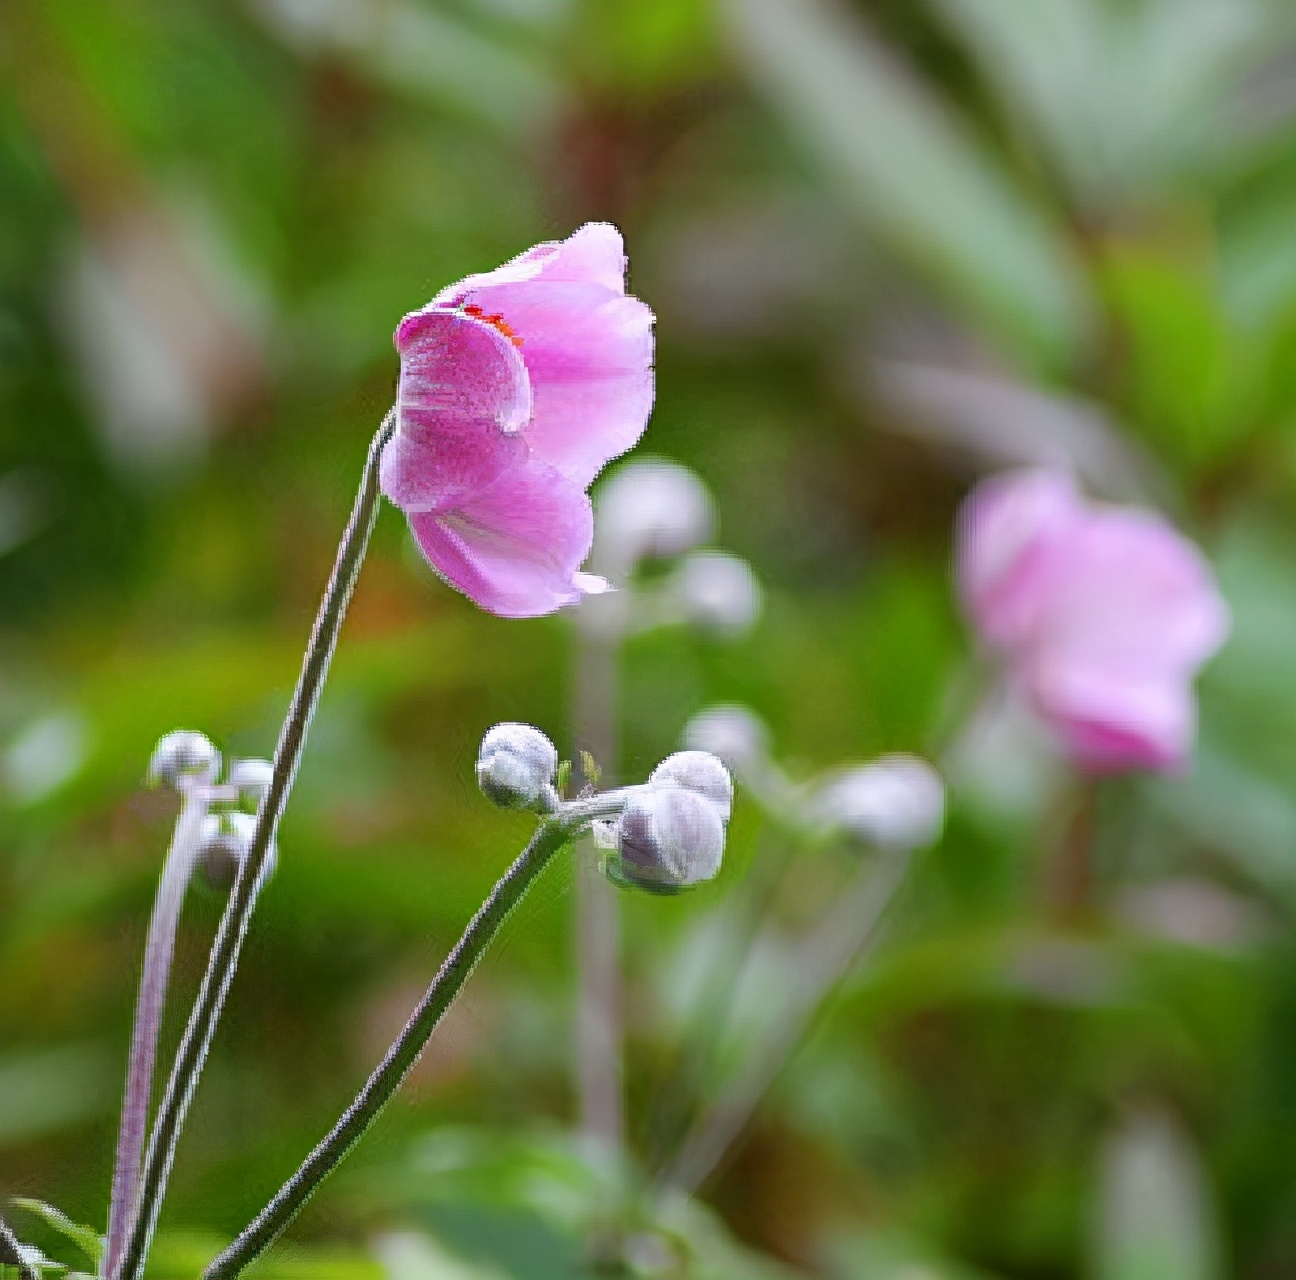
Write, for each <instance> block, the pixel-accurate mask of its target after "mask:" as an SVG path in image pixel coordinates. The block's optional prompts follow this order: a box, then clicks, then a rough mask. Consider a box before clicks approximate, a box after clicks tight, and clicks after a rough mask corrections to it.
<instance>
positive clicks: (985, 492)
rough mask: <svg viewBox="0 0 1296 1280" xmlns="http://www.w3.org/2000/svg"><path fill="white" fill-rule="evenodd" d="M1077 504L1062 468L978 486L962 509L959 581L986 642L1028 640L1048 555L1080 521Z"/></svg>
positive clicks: (957, 565)
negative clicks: (1045, 556)
mask: <svg viewBox="0 0 1296 1280" xmlns="http://www.w3.org/2000/svg"><path fill="white" fill-rule="evenodd" d="M1080 511H1081V507H1080V499H1079V497H1078V495H1077V494H1076V491H1075V485H1074V484H1073V482H1072V480H1071V478H1070V477H1069V476H1068V475H1066V474H1065V473H1063V472H1060V471H1021V472H1012V473H1009V474H1007V475H1002V476H994V477H992V478H990V479H989V480H984V481H982V482H981V484H979V485H978V486H977V487H976V489H975V490H973V492H972V494H971V495H970V496H969V497H968V499H967V500H966V501H965V502H964V503H963V506H962V508H961V509H960V511H959V516H958V525H957V530H956V545H955V577H956V579H957V582H958V585H959V591H960V594H961V595H962V597H963V601H964V605H965V607H966V609H967V611H968V614H969V616H970V617H971V618H972V621H973V622H974V623H975V624H976V627H977V630H978V631H979V632H980V634H981V636H982V638H983V639H985V640H986V641H987V642H988V643H990V644H992V645H995V646H997V647H1000V648H1011V647H1012V646H1014V645H1019V644H1022V643H1024V642H1026V641H1027V640H1028V639H1029V636H1030V633H1031V631H1032V629H1033V628H1034V626H1035V621H1036V616H1037V612H1038V609H1039V605H1040V601H1041V593H1042V590H1043V589H1044V588H1045V587H1046V585H1047V584H1046V583H1045V582H1042V581H1041V573H1042V572H1043V573H1045V574H1047V571H1048V570H1047V566H1046V565H1045V563H1044V552H1045V550H1046V548H1047V547H1048V546H1049V545H1051V544H1052V542H1053V541H1054V539H1056V538H1057V537H1058V536H1059V535H1061V534H1063V533H1064V532H1065V531H1066V530H1067V529H1068V528H1069V527H1070V526H1071V525H1072V524H1073V522H1074V521H1075V520H1076V519H1077V518H1078V516H1079V514H1080Z"/></svg>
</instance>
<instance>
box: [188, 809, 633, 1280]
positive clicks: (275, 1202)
mask: <svg viewBox="0 0 1296 1280" xmlns="http://www.w3.org/2000/svg"><path fill="white" fill-rule="evenodd" d="M623 803H624V793H618V792H608V793H606V794H605V795H602V796H595V797H592V798H591V799H589V800H577V801H572V802H569V803H567V804H563V805H562V806H561V807H560V808H559V809H558V810H557V811H556V812H555V813H553V814H552V815H550V816H548V817H546V818H545V819H544V820H543V821H542V822H541V823H540V826H539V827H538V828H537V829H536V833H535V835H534V836H532V837H531V842H530V843H529V844H528V845H527V847H526V848H525V849H523V851H522V852H521V854H519V855H518V858H517V860H516V861H515V862H514V863H513V865H512V866H511V867H509V869H508V870H507V871H506V872H505V873H504V875H503V876H502V877H501V878H500V879H499V880H498V881H497V882H496V884H495V887H494V888H493V889H492V890H491V892H490V896H489V897H488V898H487V899H486V901H485V902H483V903H482V905H481V906H480V907H479V908H478V910H477V914H476V915H475V916H473V918H472V920H471V921H470V922H469V924H468V927H467V928H466V929H465V930H464V932H463V936H462V937H461V938H460V939H459V941H458V942H456V943H455V945H454V949H453V950H452V951H451V952H450V954H449V955H448V956H447V957H446V959H445V963H444V964H442V966H441V968H440V970H439V971H438V973H437V975H436V977H435V978H433V980H432V985H431V986H430V987H428V989H427V992H426V994H425V995H424V996H423V999H422V1000H420V1001H419V1003H418V1006H417V1007H416V1008H415V1010H414V1012H413V1013H412V1014H411V1015H410V1019H409V1021H408V1022H407V1023H406V1024H405V1029H404V1030H403V1031H402V1032H401V1033H400V1035H399V1036H397V1038H396V1040H395V1042H394V1043H393V1044H392V1046H391V1048H390V1049H388V1050H387V1053H386V1056H385V1057H384V1058H383V1060H382V1061H381V1062H380V1063H379V1064H378V1066H377V1067H375V1068H374V1071H373V1074H372V1075H371V1076H370V1077H369V1079H368V1080H367V1081H366V1082H365V1085H364V1088H363V1089H361V1090H360V1092H359V1093H358V1094H357V1095H356V1098H355V1101H354V1102H352V1103H351V1105H350V1106H349V1107H348V1108H347V1109H346V1111H344V1112H343V1113H342V1118H341V1119H340V1120H339V1121H338V1122H337V1124H335V1125H334V1126H333V1128H332V1129H331V1130H330V1131H329V1133H328V1136H327V1137H325V1138H324V1139H323V1141H322V1142H320V1144H319V1145H318V1146H317V1147H316V1148H315V1149H314V1150H313V1151H312V1152H311V1153H310V1155H308V1156H307V1157H306V1159H305V1160H304V1161H302V1163H301V1166H300V1167H299V1168H298V1170H297V1172H296V1173H294V1174H293V1175H292V1177H291V1178H289V1179H288V1181H287V1182H285V1183H284V1185H283V1186H282V1187H281V1188H280V1189H279V1190H278V1192H276V1193H275V1195H274V1198H273V1199H272V1200H271V1201H270V1203H269V1204H267V1205H266V1207H265V1208H264V1209H262V1210H261V1212H260V1213H259V1214H258V1215H257V1216H256V1218H255V1219H254V1220H253V1222H252V1223H251V1224H250V1225H249V1226H248V1227H246V1228H245V1229H244V1230H243V1231H242V1232H241V1233H240V1234H239V1237H238V1239H236V1240H235V1241H234V1243H233V1244H231V1245H230V1246H229V1248H228V1249H226V1250H225V1251H224V1253H222V1254H221V1255H220V1256H219V1257H218V1258H216V1260H215V1261H214V1262H212V1263H211V1265H210V1266H209V1267H208V1268H207V1270H206V1271H204V1272H203V1280H229V1278H230V1277H233V1276H237V1275H238V1274H239V1272H240V1271H242V1270H243V1268H244V1267H246V1266H248V1265H250V1264H251V1263H252V1262H253V1261H255V1260H256V1259H257V1258H258V1257H260V1256H261V1254H262V1253H263V1252H265V1250H266V1249H268V1248H269V1247H270V1245H271V1244H273V1243H274V1241H275V1240H276V1239H277V1238H278V1237H279V1235H280V1234H281V1233H282V1232H283V1231H284V1230H285V1229H286V1228H287V1227H288V1225H289V1224H290V1223H291V1222H292V1220H293V1219H294V1218H295V1217H296V1216H297V1215H298V1213H300V1212H301V1210H302V1207H303V1206H304V1205H305V1204H306V1202H307V1201H308V1200H309V1199H310V1198H311V1196H312V1195H314V1194H315V1192H316V1190H317V1189H318V1188H319V1186H320V1184H321V1183H322V1182H323V1181H324V1179H325V1178H327V1177H328V1175H329V1174H330V1173H332V1172H333V1170H334V1169H336V1168H337V1166H338V1165H339V1164H341V1163H342V1161H343V1160H344V1159H345V1158H346V1156H347V1153H348V1152H349V1151H350V1150H351V1148H352V1147H353V1146H354V1145H355V1144H356V1142H358V1141H359V1139H360V1138H361V1137H362V1136H363V1134H364V1132H365V1130H367V1129H368V1128H369V1126H370V1125H371V1124H373V1122H374V1121H375V1120H376V1119H377V1118H378V1116H379V1114H380V1113H381V1112H382V1109H383V1108H384V1107H385V1106H386V1105H387V1103H388V1102H390V1101H391V1099H392V1096H393V1095H394V1094H395V1093H396V1091H397V1090H398V1089H399V1088H400V1087H401V1084H402V1083H403V1082H404V1080H405V1077H406V1076H407V1075H409V1073H410V1071H411V1070H412V1069H413V1067H414V1064H415V1063H416V1062H418V1060H419V1057H420V1056H421V1055H422V1053H423V1050H424V1049H425V1048H426V1047H427V1043H428V1041H429V1040H430V1039H431V1038H432V1033H433V1032H434V1031H435V1030H436V1029H437V1025H438V1024H439V1023H440V1021H441V1019H442V1018H443V1017H444V1016H445V1012H446V1010H447V1009H448V1008H449V1007H450V1005H451V1004H452V1003H453V1002H454V999H455V997H456V996H457V995H458V994H459V992H460V991H461V990H463V987H464V984H465V983H466V982H467V981H468V979H469V978H470V977H471V976H472V973H473V970H474V969H475V968H476V967H477V964H478V961H480V960H481V958H482V956H483V955H484V954H485V952H486V949H487V947H489V946H490V944H491V942H492V941H493V940H494V938H495V935H496V934H497V933H498V932H499V930H500V927H501V926H502V925H503V923H504V921H505V920H506V919H508V916H509V913H510V912H512V910H513V908H514V907H516V906H517V904H518V903H519V902H520V901H521V900H522V898H523V897H524V896H525V894H526V892H527V890H528V889H529V888H530V887H531V885H532V884H533V883H534V882H535V880H536V878H537V877H538V876H539V875H540V873H541V872H542V871H543V870H544V869H545V867H546V866H547V865H548V863H549V861H550V859H551V858H552V857H553V856H554V854H556V853H557V852H558V850H559V849H561V848H562V847H563V845H565V844H566V843H567V842H568V841H570V840H571V839H572V837H573V836H574V835H575V834H576V833H577V832H578V831H579V829H580V828H581V827H582V826H584V825H585V824H586V823H588V822H591V821H593V820H594V819H595V818H602V817H612V816H614V815H615V814H617V813H618V812H619V811H620V809H621V806H622V804H623Z"/></svg>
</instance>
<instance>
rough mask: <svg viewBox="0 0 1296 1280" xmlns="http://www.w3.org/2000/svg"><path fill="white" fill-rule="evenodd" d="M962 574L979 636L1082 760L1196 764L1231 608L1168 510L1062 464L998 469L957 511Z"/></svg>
mask: <svg viewBox="0 0 1296 1280" xmlns="http://www.w3.org/2000/svg"><path fill="white" fill-rule="evenodd" d="M955 572H956V576H957V579H958V585H959V589H960V592H961V594H962V597H963V602H964V606H965V608H966V610H967V612H968V615H969V617H970V618H971V620H972V622H973V624H974V626H975V627H976V629H977V631H978V632H979V634H980V635H981V638H982V639H983V640H984V641H985V642H986V644H987V645H988V646H989V647H991V648H992V649H994V650H996V651H997V652H999V653H1000V654H1001V655H1002V656H1003V658H1004V660H1005V664H1006V667H1007V671H1008V675H1009V679H1010V681H1011V683H1012V685H1013V686H1014V687H1015V688H1016V689H1017V690H1018V691H1019V692H1020V693H1021V694H1022V695H1023V696H1024V697H1025V699H1026V700H1027V701H1028V702H1029V703H1030V705H1031V706H1033V707H1034V709H1035V710H1036V712H1037V713H1038V714H1039V715H1040V716H1041V717H1042V719H1043V720H1044V721H1045V722H1046V723H1047V724H1048V725H1049V726H1050V727H1051V729H1052V730H1053V732H1054V733H1055V734H1056V735H1057V736H1058V738H1059V739H1060V740H1061V742H1062V744H1063V746H1064V747H1065V748H1066V750H1067V751H1068V753H1069V754H1070V755H1071V756H1072V758H1073V759H1074V760H1075V761H1076V762H1077V763H1078V764H1079V765H1080V766H1081V767H1083V768H1085V769H1088V770H1090V771H1092V772H1095V773H1111V772H1119V771H1123V770H1129V769H1157V770H1165V769H1173V768H1176V767H1177V766H1179V765H1181V764H1182V763H1183V762H1184V761H1185V759H1186V758H1187V756H1188V754H1189V752H1190V751H1191V749H1192V743H1193V738H1194V735H1195V732H1196V702H1195V699H1194V696H1193V689H1192V683H1193V679H1194V677H1195V676H1196V673H1197V670H1198V668H1199V667H1200V666H1201V665H1202V664H1203V663H1204V662H1205V661H1206V660H1207V659H1208V658H1210V656H1211V655H1212V654H1214V653H1215V651H1216V650H1217V649H1219V647H1220V646H1221V645H1222V644H1223V643H1224V640H1225V638H1226V637H1227V635H1228V631H1229V612H1228V606H1227V605H1226V604H1225V603H1224V600H1223V598H1222V597H1221V596H1220V593H1219V590H1218V588H1217V587H1216V585H1215V579H1214V576H1213V574H1212V572H1211V568H1210V565H1209V564H1208V563H1207V562H1206V560H1205V558H1204V557H1203V556H1202V554H1201V553H1200V552H1199V551H1198V550H1197V548H1196V547H1195V546H1194V545H1193V544H1192V543H1191V542H1189V541H1188V540H1187V539H1186V538H1185V537H1183V535H1182V534H1180V533H1178V532H1177V531H1176V530H1175V529H1174V528H1173V527H1172V526H1171V525H1170V524H1169V523H1168V522H1167V521H1166V520H1165V519H1163V518H1162V517H1161V516H1160V515H1158V514H1156V513H1155V512H1151V511H1143V510H1137V509H1134V508H1127V507H1115V506H1109V505H1104V504H1100V503H1096V502H1091V501H1089V500H1088V499H1086V498H1085V497H1083V495H1081V494H1079V493H1078V492H1077V491H1076V488H1075V485H1074V483H1073V482H1072V480H1071V478H1070V477H1069V476H1067V475H1065V474H1064V473H1061V472H1054V471H1027V472H1015V473H1010V474H1007V475H1001V476H995V477H992V478H991V479H989V480H986V481H983V482H982V483H981V484H980V485H978V486H977V488H976V489H975V490H974V491H973V492H972V494H971V495H970V496H969V497H968V499H967V500H966V502H965V503H964V505H963V509H962V511H961V512H960V516H959V523H958V530H957V542H956V549H955Z"/></svg>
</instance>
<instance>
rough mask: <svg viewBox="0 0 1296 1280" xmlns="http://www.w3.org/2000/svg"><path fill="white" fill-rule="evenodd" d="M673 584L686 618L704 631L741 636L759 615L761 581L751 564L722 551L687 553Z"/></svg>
mask: <svg viewBox="0 0 1296 1280" xmlns="http://www.w3.org/2000/svg"><path fill="white" fill-rule="evenodd" d="M672 585H673V587H674V590H675V593H676V596H677V597H678V599H679V602H680V605H681V606H682V608H683V610H684V615H685V617H686V618H687V619H688V621H689V622H691V623H693V625H694V626H697V627H700V628H702V629H703V630H704V631H711V632H714V633H716V634H717V635H721V636H739V635H741V634H742V633H743V632H744V631H746V630H747V629H748V628H749V627H751V626H752V624H753V623H754V622H755V621H756V619H757V618H758V617H759V616H760V610H761V592H760V584H759V583H758V582H757V581H756V577H755V575H754V574H753V573H752V570H751V565H749V564H748V563H747V562H746V561H745V560H740V559H739V558H738V557H737V556H731V555H728V554H726V553H725V552H723V551H698V552H695V553H694V554H693V555H691V556H686V557H685V558H684V559H683V560H682V561H681V562H680V565H679V568H678V569H677V570H676V571H675V574H674V576H673V578H672Z"/></svg>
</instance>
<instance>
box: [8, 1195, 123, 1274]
mask: <svg viewBox="0 0 1296 1280" xmlns="http://www.w3.org/2000/svg"><path fill="white" fill-rule="evenodd" d="M9 1203H10V1204H12V1205H15V1206H17V1207H18V1208H19V1209H26V1210H27V1212H28V1213H32V1214H35V1215H36V1217H38V1218H40V1219H41V1221H42V1222H44V1223H45V1225H46V1226H47V1227H50V1228H52V1229H53V1230H54V1231H57V1232H58V1233H59V1235H61V1236H63V1237H64V1238H65V1239H67V1240H70V1241H71V1242H72V1243H73V1244H74V1245H76V1247H77V1248H78V1249H80V1250H81V1252H82V1253H84V1254H85V1255H86V1257H88V1258H89V1259H90V1260H91V1261H92V1262H94V1263H95V1264H96V1267H97V1266H98V1263H99V1259H100V1256H101V1255H102V1254H103V1240H102V1238H101V1237H100V1235H99V1233H98V1232H97V1231H96V1230H95V1229H94V1228H93V1227H87V1226H84V1225H82V1224H81V1223H79V1222H73V1221H72V1219H71V1218H69V1217H68V1216H67V1214H66V1213H64V1212H63V1210H62V1209H56V1208H55V1207H54V1206H53V1205H52V1204H46V1203H45V1201H44V1200H28V1199H26V1198H24V1197H22V1196H15V1197H14V1198H13V1199H12V1200H11V1201H10V1202H9Z"/></svg>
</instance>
